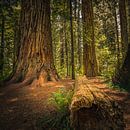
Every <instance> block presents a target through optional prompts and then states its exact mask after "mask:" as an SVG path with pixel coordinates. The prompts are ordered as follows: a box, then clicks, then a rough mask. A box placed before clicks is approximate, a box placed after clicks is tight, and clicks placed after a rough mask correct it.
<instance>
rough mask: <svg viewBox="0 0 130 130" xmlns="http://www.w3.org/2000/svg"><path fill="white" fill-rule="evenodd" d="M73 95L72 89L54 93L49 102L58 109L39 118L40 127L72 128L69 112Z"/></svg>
mask: <svg viewBox="0 0 130 130" xmlns="http://www.w3.org/2000/svg"><path fill="white" fill-rule="evenodd" d="M72 96H73V91H72V90H69V91H67V90H65V89H60V90H59V91H58V92H55V93H53V94H52V97H51V98H50V99H49V101H48V102H49V104H52V105H54V106H55V107H56V108H57V109H56V111H55V112H53V113H49V114H46V115H45V116H44V117H43V118H41V119H39V120H38V123H37V125H38V127H40V128H42V129H43V130H45V129H46V130H47V129H48V130H49V129H50V130H72V128H71V127H70V112H69V105H70V103H71V99H72Z"/></svg>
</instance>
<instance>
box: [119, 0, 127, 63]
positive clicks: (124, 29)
mask: <svg viewBox="0 0 130 130" xmlns="http://www.w3.org/2000/svg"><path fill="white" fill-rule="evenodd" d="M119 13H120V25H121V43H122V55H123V60H124V58H125V56H126V52H127V48H128V32H127V17H126V0H119Z"/></svg>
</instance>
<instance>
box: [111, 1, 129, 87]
mask: <svg viewBox="0 0 130 130" xmlns="http://www.w3.org/2000/svg"><path fill="white" fill-rule="evenodd" d="M127 6H128V23H130V1H129V0H128V1H127ZM124 19H126V18H124ZM124 24H125V23H124ZM122 26H123V25H122ZM127 29H128V35H127V39H128V43H127V42H126V43H125V44H128V45H127V46H128V47H127V48H126V49H127V52H126V56H125V60H124V61H123V64H122V67H121V69H120V70H119V71H118V73H117V74H116V76H115V77H114V78H113V83H115V84H121V85H122V86H123V87H125V88H126V87H127V86H129V85H130V24H128V26H127ZM121 33H123V34H122V35H125V34H124V33H125V32H121ZM127 89H129V88H127Z"/></svg>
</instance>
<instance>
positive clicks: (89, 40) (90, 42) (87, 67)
mask: <svg viewBox="0 0 130 130" xmlns="http://www.w3.org/2000/svg"><path fill="white" fill-rule="evenodd" d="M82 16H83V44H84V45H83V65H84V75H86V76H88V77H93V76H97V74H98V67H97V60H96V53H95V41H94V25H93V6H92V1H91V0H82Z"/></svg>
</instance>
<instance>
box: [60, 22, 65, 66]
mask: <svg viewBox="0 0 130 130" xmlns="http://www.w3.org/2000/svg"><path fill="white" fill-rule="evenodd" d="M61 26H62V28H61V30H60V44H61V46H60V66H61V67H63V66H64V36H63V24H61Z"/></svg>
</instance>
